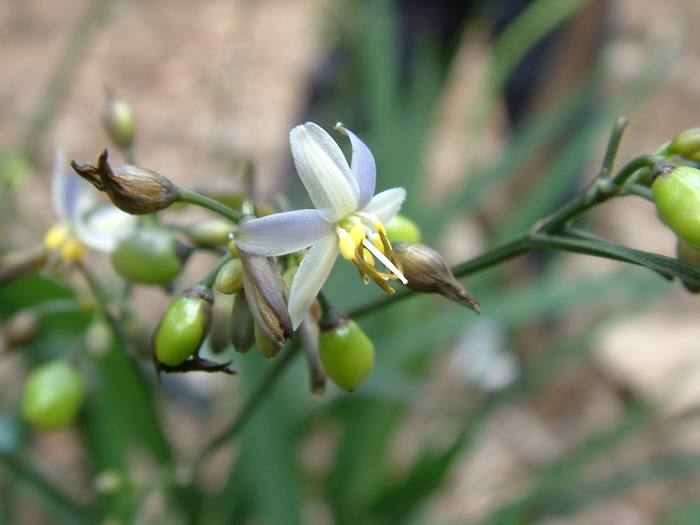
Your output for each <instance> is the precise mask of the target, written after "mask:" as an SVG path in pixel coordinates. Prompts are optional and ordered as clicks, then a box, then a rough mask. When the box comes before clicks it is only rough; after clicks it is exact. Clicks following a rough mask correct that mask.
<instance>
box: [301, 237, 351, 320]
mask: <svg viewBox="0 0 700 525" xmlns="http://www.w3.org/2000/svg"><path fill="white" fill-rule="evenodd" d="M339 253H340V250H339V249H338V237H337V236H336V234H335V233H329V234H327V235H326V236H325V237H323V238H322V239H321V240H319V241H318V242H317V243H316V244H314V245H313V246H312V247H311V248H310V249H309V251H308V252H306V255H304V258H303V259H302V261H301V264H300V265H299V268H298V269H297V273H296V274H295V275H294V280H293V281H292V288H291V290H290V292H289V315H290V317H291V318H292V325H293V326H294V329H295V330H296V329H297V327H298V326H299V325H300V324H301V322H302V321H303V320H304V316H305V315H306V312H308V311H309V308H311V304H312V303H313V302H314V299H316V296H317V295H318V292H319V291H320V290H321V287H322V286H323V283H324V282H326V279H327V278H328V274H329V273H331V269H332V268H333V263H334V262H335V259H336V258H337V257H338V254H339Z"/></svg>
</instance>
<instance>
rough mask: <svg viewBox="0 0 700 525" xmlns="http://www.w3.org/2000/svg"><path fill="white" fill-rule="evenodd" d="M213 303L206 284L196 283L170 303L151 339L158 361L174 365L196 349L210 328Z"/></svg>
mask: <svg viewBox="0 0 700 525" xmlns="http://www.w3.org/2000/svg"><path fill="white" fill-rule="evenodd" d="M213 302H214V298H213V297H212V295H211V292H210V291H209V290H208V289H207V288H206V287H205V286H201V285H195V286H193V287H191V288H188V289H187V290H185V291H184V292H182V294H180V296H179V297H176V298H175V299H174V300H173V302H172V303H170V306H168V308H167V309H166V310H165V313H164V314H163V317H162V319H161V320H160V323H158V326H157V327H156V330H155V332H154V333H153V338H152V340H151V342H152V347H153V352H154V354H155V357H156V359H157V360H158V362H159V363H162V364H164V365H167V366H177V365H179V364H181V363H182V362H184V361H185V360H186V359H187V358H188V357H190V356H191V355H192V354H194V353H195V352H197V351H198V350H199V347H200V346H201V345H202V342H203V341H204V338H205V337H206V336H207V333H209V328H210V327H211V316H212V304H213Z"/></svg>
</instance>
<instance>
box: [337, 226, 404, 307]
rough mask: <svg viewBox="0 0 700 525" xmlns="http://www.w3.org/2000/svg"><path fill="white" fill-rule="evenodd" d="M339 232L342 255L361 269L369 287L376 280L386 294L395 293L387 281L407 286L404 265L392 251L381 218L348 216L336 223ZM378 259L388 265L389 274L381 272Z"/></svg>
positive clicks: (386, 266) (387, 271)
mask: <svg viewBox="0 0 700 525" xmlns="http://www.w3.org/2000/svg"><path fill="white" fill-rule="evenodd" d="M335 231H336V233H337V235H338V248H340V253H341V255H342V256H343V257H344V258H345V259H347V260H348V261H350V262H351V263H352V264H353V265H354V266H355V268H357V269H358V271H359V272H360V276H361V277H362V280H363V281H364V282H365V284H367V283H369V279H370V278H372V280H373V281H374V282H375V283H377V284H378V285H379V286H380V287H381V288H382V290H384V291H385V292H387V293H394V289H393V288H392V287H391V286H389V284H388V282H387V281H390V280H395V279H399V280H400V281H401V282H402V283H403V284H406V283H407V282H408V281H406V278H405V277H404V275H403V273H402V272H401V264H400V263H399V261H398V259H397V258H396V255H395V254H394V250H392V248H391V243H390V242H389V239H388V238H387V236H386V230H385V229H384V225H383V224H382V223H381V221H380V220H379V219H377V217H375V216H374V215H370V214H368V213H356V214H353V215H348V216H347V217H345V218H344V219H341V220H340V221H338V222H337V223H336V225H335ZM375 257H376V258H377V259H379V261H380V262H381V263H382V264H383V265H384V268H385V271H383V272H382V271H379V269H377V266H376V264H375V261H374V258H375Z"/></svg>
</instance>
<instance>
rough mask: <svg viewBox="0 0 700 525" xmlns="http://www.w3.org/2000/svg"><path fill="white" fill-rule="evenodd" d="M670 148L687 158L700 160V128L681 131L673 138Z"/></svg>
mask: <svg viewBox="0 0 700 525" xmlns="http://www.w3.org/2000/svg"><path fill="white" fill-rule="evenodd" d="M669 149H670V151H672V152H673V153H678V154H679V155H683V156H684V157H685V158H687V159H690V160H694V161H697V162H700V128H690V129H686V130H684V131H681V132H680V133H679V134H678V135H676V136H675V137H674V138H673V140H672V141H671V145H670V147H669Z"/></svg>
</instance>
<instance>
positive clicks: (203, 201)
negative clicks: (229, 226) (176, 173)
mask: <svg viewBox="0 0 700 525" xmlns="http://www.w3.org/2000/svg"><path fill="white" fill-rule="evenodd" d="M175 200H176V202H186V203H188V204H194V205H195V206H200V207H202V208H206V209H207V210H210V211H213V212H214V213H218V214H219V215H221V216H222V217H225V218H226V219H228V220H230V221H232V222H235V223H238V222H239V221H240V220H241V214H240V213H238V212H237V211H235V210H232V209H231V208H229V207H228V206H224V205H223V204H221V203H220V202H218V201H215V200H214V199H210V198H209V197H206V196H204V195H202V194H200V193H196V192H194V191H189V190H186V189H184V188H178V189H177V196H176V199H175Z"/></svg>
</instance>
